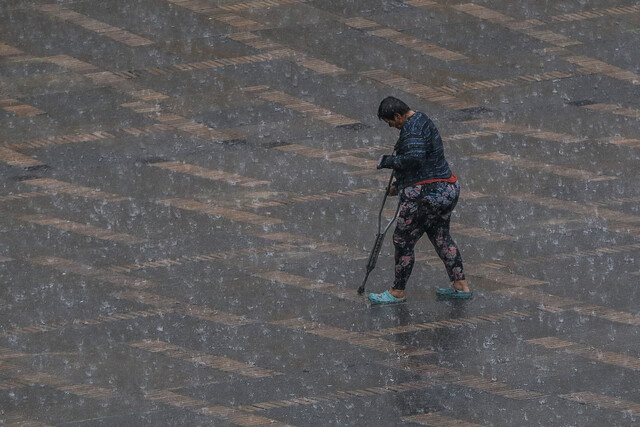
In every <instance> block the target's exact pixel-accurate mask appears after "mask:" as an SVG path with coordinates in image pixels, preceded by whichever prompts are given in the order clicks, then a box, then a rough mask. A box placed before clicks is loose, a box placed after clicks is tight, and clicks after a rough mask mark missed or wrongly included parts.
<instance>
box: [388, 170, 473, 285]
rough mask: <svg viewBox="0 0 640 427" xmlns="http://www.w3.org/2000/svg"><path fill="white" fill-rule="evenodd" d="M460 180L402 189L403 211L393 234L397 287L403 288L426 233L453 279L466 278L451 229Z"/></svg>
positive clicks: (401, 207) (395, 283) (401, 208)
mask: <svg viewBox="0 0 640 427" xmlns="http://www.w3.org/2000/svg"><path fill="white" fill-rule="evenodd" d="M459 196H460V184H459V183H458V182H454V183H448V182H444V181H437V182H434V183H429V184H422V185H414V186H410V187H407V188H405V189H404V190H402V192H401V193H400V203H401V205H400V212H399V215H398V222H397V224H396V229H395V232H394V234H393V245H394V247H395V262H396V267H395V281H394V282H393V288H394V289H404V288H405V286H406V284H407V280H409V276H410V275H411V270H413V264H414V262H415V253H414V250H413V249H414V247H415V245H416V243H417V242H418V240H419V239H420V237H422V235H423V234H424V233H427V236H428V237H429V240H430V241H431V243H432V244H433V246H434V248H435V249H436V252H437V253H438V256H439V257H440V259H441V260H442V261H443V262H444V265H445V268H446V269H447V274H448V275H449V279H450V280H451V281H456V280H464V278H465V277H464V272H463V267H462V256H461V255H460V251H459V250H458V247H457V246H456V243H455V242H454V241H453V238H452V237H451V234H450V233H449V225H450V222H451V212H453V208H455V206H456V203H458V197H459Z"/></svg>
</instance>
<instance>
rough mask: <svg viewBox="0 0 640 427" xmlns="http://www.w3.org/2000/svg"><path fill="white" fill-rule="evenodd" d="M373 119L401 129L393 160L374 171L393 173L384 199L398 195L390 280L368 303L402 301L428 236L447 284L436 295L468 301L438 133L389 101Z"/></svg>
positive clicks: (456, 191) (450, 180) (422, 117)
mask: <svg viewBox="0 0 640 427" xmlns="http://www.w3.org/2000/svg"><path fill="white" fill-rule="evenodd" d="M378 118H379V119H380V120H384V121H385V122H386V123H387V124H388V125H389V126H390V127H395V128H396V129H399V130H400V137H399V138H398V141H397V142H396V145H395V155H384V156H382V157H380V160H379V161H378V166H377V167H378V169H381V168H389V169H393V173H394V177H395V182H394V183H393V185H392V186H391V187H390V189H389V195H391V196H394V195H397V194H399V195H400V212H399V215H398V221H397V224H396V229H395V232H394V234H393V245H394V247H395V280H394V282H393V286H392V287H391V288H390V289H389V290H386V291H384V292H382V293H371V294H369V300H370V301H371V303H372V304H393V303H399V302H404V301H406V297H405V287H406V284H407V281H408V280H409V276H410V275H411V271H412V269H413V265H414V262H415V254H414V247H415V245H416V243H417V242H418V240H419V239H420V237H422V235H423V234H425V233H426V234H427V236H428V238H429V240H430V241H431V243H432V244H433V246H434V248H435V249H436V252H437V253H438V256H439V257H440V259H441V260H442V261H443V262H444V265H445V268H446V270H447V274H448V275H449V279H450V280H451V282H452V284H451V287H450V288H439V289H437V290H436V294H437V295H438V296H440V297H445V298H470V297H471V296H472V293H471V291H470V290H469V284H468V283H467V281H466V279H465V276H464V270H463V265H462V256H461V255H460V251H459V250H458V247H457V245H456V243H455V242H454V241H453V238H452V237H451V234H450V232H449V225H450V221H451V212H452V211H453V209H454V208H455V206H456V203H457V202H458V197H459V195H460V184H459V183H458V178H457V177H456V176H455V175H454V174H453V173H452V172H451V169H450V168H449V164H448V163H447V160H446V159H445V156H444V147H443V145H442V139H441V138H440V133H439V132H438V129H437V128H436V126H435V125H434V124H433V122H432V121H431V119H430V118H429V117H428V116H427V115H426V114H424V113H421V112H419V111H413V110H412V109H411V108H409V106H408V105H407V104H405V103H404V102H403V101H401V100H399V99H397V98H394V97H392V96H390V97H387V98H385V99H384V100H383V101H382V102H381V103H380V106H379V107H378Z"/></svg>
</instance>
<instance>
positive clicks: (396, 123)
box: [383, 113, 407, 129]
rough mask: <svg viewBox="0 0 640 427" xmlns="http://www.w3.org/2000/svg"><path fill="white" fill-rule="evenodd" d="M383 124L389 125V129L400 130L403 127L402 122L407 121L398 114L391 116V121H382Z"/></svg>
mask: <svg viewBox="0 0 640 427" xmlns="http://www.w3.org/2000/svg"><path fill="white" fill-rule="evenodd" d="M383 120H384V121H385V122H387V124H388V125H389V127H391V128H396V129H402V126H404V122H406V121H407V119H406V118H405V117H403V116H401V115H400V114H398V113H396V114H395V115H394V116H393V120H387V119H383Z"/></svg>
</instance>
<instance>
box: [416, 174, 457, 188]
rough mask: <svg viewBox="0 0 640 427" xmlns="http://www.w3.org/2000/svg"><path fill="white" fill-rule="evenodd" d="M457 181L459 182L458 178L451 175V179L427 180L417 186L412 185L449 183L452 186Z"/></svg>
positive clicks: (417, 183)
mask: <svg viewBox="0 0 640 427" xmlns="http://www.w3.org/2000/svg"><path fill="white" fill-rule="evenodd" d="M457 181H458V177H457V176H455V175H454V174H451V176H450V177H449V178H436V179H427V180H425V181H420V182H416V183H415V184H411V185H412V186H413V185H422V184H431V183H432V182H448V183H451V184H452V183H454V182H457Z"/></svg>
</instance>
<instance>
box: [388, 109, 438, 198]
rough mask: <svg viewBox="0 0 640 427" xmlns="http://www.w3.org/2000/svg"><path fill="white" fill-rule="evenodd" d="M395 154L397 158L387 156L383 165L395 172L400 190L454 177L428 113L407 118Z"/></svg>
mask: <svg viewBox="0 0 640 427" xmlns="http://www.w3.org/2000/svg"><path fill="white" fill-rule="evenodd" d="M395 152H396V154H395V155H394V156H386V157H385V159H384V161H383V162H382V163H381V165H380V166H381V167H383V168H392V169H393V170H394V172H395V178H396V186H397V187H398V189H399V190H402V189H404V188H405V187H408V186H410V185H412V184H415V183H417V182H420V181H426V180H430V179H447V178H450V177H451V169H449V164H448V163H447V160H446V159H445V157H444V147H443V145H442V138H440V132H438V129H437V128H436V125H434V124H433V122H432V121H431V119H430V118H429V117H428V116H427V115H426V114H424V113H421V112H419V111H416V112H415V113H414V114H413V116H411V117H409V118H408V119H407V121H406V122H405V124H404V126H403V127H402V129H401V130H400V137H399V138H398V141H397V142H396V145H395Z"/></svg>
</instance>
